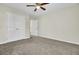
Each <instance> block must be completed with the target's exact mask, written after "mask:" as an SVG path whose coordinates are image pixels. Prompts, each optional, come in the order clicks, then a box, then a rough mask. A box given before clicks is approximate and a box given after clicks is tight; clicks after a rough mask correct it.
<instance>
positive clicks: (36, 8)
mask: <svg viewBox="0 0 79 59" xmlns="http://www.w3.org/2000/svg"><path fill="white" fill-rule="evenodd" d="M47 4H49V3H35V5H26V6H27V7H35V9H34V11H37V10H38V9H40V8H41V9H42V10H44V11H45V10H46V9H45V8H44V7H43V6H44V5H47Z"/></svg>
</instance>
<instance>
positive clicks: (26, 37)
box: [0, 37, 30, 44]
mask: <svg viewBox="0 0 79 59" xmlns="http://www.w3.org/2000/svg"><path fill="white" fill-rule="evenodd" d="M28 38H30V37H26V38H24V39H28ZM19 40H23V39H18V40H7V41H5V42H1V43H0V44H6V43H9V42H14V41H19Z"/></svg>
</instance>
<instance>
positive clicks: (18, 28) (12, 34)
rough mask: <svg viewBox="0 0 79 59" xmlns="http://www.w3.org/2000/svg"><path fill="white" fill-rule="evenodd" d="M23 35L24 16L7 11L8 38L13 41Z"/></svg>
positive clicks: (21, 37) (22, 37) (23, 36)
mask: <svg viewBox="0 0 79 59" xmlns="http://www.w3.org/2000/svg"><path fill="white" fill-rule="evenodd" d="M25 37H26V36H25V16H22V15H18V14H13V13H9V14H8V39H9V40H12V41H14V40H19V39H24V38H25Z"/></svg>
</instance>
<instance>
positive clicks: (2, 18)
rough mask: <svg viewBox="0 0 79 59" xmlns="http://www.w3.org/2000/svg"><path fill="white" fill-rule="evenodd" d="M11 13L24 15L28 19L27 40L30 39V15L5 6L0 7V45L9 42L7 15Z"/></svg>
mask: <svg viewBox="0 0 79 59" xmlns="http://www.w3.org/2000/svg"><path fill="white" fill-rule="evenodd" d="M7 12H11V13H15V14H19V15H24V16H25V17H26V38H28V37H30V33H29V32H30V31H29V29H30V28H29V23H30V21H29V15H27V14H25V12H22V11H20V10H17V9H14V8H11V7H7V6H4V5H0V44H2V43H5V42H8V37H7V31H8V28H7V19H6V18H7V17H6V13H7Z"/></svg>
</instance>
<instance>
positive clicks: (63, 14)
mask: <svg viewBox="0 0 79 59" xmlns="http://www.w3.org/2000/svg"><path fill="white" fill-rule="evenodd" d="M39 36H42V37H47V38H51V39H55V40H59V41H65V42H70V43H75V44H79V6H72V7H68V8H63V9H61V10H56V11H52V12H50V13H48V14H46V15H43V16H42V17H40V20H39Z"/></svg>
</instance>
